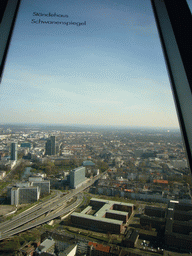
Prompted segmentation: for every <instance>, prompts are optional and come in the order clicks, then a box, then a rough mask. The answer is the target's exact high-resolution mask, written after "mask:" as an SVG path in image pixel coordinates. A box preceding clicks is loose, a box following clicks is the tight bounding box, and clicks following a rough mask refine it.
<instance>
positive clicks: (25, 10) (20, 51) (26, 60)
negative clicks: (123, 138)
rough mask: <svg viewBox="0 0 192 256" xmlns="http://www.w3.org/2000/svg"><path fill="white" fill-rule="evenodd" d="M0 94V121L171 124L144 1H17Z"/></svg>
mask: <svg viewBox="0 0 192 256" xmlns="http://www.w3.org/2000/svg"><path fill="white" fill-rule="evenodd" d="M33 12H37V13H43V14H47V13H49V12H50V13H52V14H53V13H57V14H63V15H68V18H64V17H62V18H61V17H45V16H42V17H37V16H33ZM32 19H34V20H35V21H36V22H39V19H40V20H42V21H59V22H61V21H62V22H67V21H68V22H71V21H73V22H85V21H86V25H82V26H75V25H68V26H66V25H62V24H36V23H35V24H32ZM0 98H1V101H0V108H1V113H0V118H1V123H18V122H20V123H47V124H64V125H65V124H89V125H112V126H117V125H119V126H142V127H143V126H146V127H148V126H150V127H174V128H175V127H178V121H177V115H176V111H175V107H174V102H173V97H172V93H171V88H170V84H169V79H168V75H167V70H166V67H165V63H164V57H163V53H162V49H161V46H160V41H159V37H158V32H157V29H156V25H155V20H154V16H153V13H152V8H151V5H150V1H148V0H144V1H143V0H134V1H131V0H130V1H127V0H125V1H124V0H118V1H113V0H102V1H99V0H96V1H94V0H92V1H90V0H81V1H80V0H57V1H55V0H33V1H28V0H23V1H22V2H21V6H20V11H19V15H18V19H17V22H16V26H15V30H14V33H13V37H12V42H11V46H10V49H9V54H8V57H7V62H6V66H5V70H4V75H3V80H2V83H1V89H0Z"/></svg>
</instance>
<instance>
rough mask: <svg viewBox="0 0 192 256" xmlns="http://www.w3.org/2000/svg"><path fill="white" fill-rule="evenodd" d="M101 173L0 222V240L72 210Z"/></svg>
mask: <svg viewBox="0 0 192 256" xmlns="http://www.w3.org/2000/svg"><path fill="white" fill-rule="evenodd" d="M103 175H104V173H103V174H101V175H98V176H96V177H94V178H93V179H91V180H88V181H87V182H86V183H84V184H83V185H82V186H81V187H79V188H77V189H73V190H70V192H69V193H68V194H66V195H65V194H64V193H61V194H58V195H57V196H55V197H54V198H51V199H50V200H48V201H46V202H44V203H39V204H37V205H35V206H33V207H31V208H30V209H28V210H26V211H24V212H22V213H21V214H18V215H17V216H15V217H13V218H12V219H11V220H8V221H5V222H3V223H0V232H1V233H0V234H1V237H0V240H3V239H5V238H8V237H10V236H12V235H15V234H18V233H20V232H23V231H25V230H27V229H30V228H33V227H35V226H39V225H41V224H43V223H46V222H48V221H51V220H53V219H55V218H57V217H59V216H63V215H65V214H66V213H68V212H70V211H72V209H74V208H75V207H77V206H78V205H79V204H80V203H81V201H82V195H81V192H82V191H83V190H85V189H86V188H88V187H89V186H91V185H92V184H93V183H94V182H95V181H96V180H98V179H99V178H101V176H103ZM76 196H77V200H76V202H75V203H72V204H71V205H70V206H67V203H68V202H69V201H70V200H72V199H73V198H74V197H76ZM45 215H46V217H45Z"/></svg>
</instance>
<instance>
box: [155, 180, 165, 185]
mask: <svg viewBox="0 0 192 256" xmlns="http://www.w3.org/2000/svg"><path fill="white" fill-rule="evenodd" d="M153 183H159V184H168V180H153Z"/></svg>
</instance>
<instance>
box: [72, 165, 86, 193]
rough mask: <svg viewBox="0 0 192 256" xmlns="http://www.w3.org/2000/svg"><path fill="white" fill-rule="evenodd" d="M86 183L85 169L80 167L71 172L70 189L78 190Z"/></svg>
mask: <svg viewBox="0 0 192 256" xmlns="http://www.w3.org/2000/svg"><path fill="white" fill-rule="evenodd" d="M84 181H85V167H83V166H80V167H78V168H75V169H74V170H72V171H71V172H70V187H71V188H77V187H79V186H81V184H82V183H83V182H84Z"/></svg>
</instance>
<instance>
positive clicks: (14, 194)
mask: <svg viewBox="0 0 192 256" xmlns="http://www.w3.org/2000/svg"><path fill="white" fill-rule="evenodd" d="M39 197H40V188H39V187H14V188H12V189H11V205H19V204H29V203H34V202H36V201H37V200H39Z"/></svg>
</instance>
